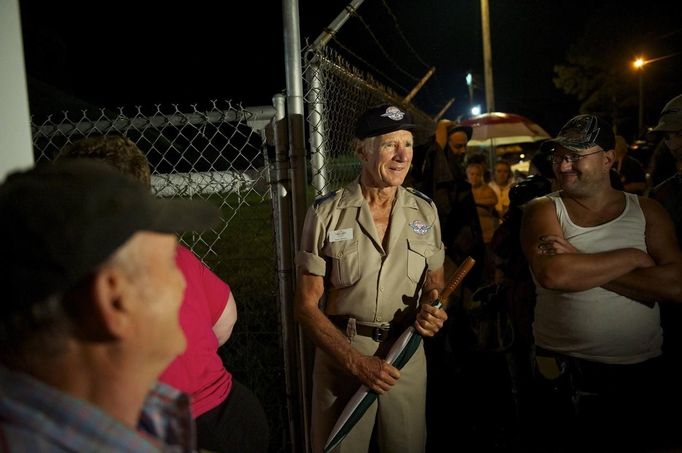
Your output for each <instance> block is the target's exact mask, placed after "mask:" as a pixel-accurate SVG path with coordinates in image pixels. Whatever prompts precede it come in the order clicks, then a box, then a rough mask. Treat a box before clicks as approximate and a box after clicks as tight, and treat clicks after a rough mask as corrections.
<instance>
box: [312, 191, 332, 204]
mask: <svg viewBox="0 0 682 453" xmlns="http://www.w3.org/2000/svg"><path fill="white" fill-rule="evenodd" d="M336 192H338V190H335V191H333V192H329V193H327V194H324V195H320V196H319V197H317V198H315V202H314V203H313V204H314V205H315V207H318V206H319V205H321V204H322V203H324V202H325V201H327V200H329V199H330V198H332V197H333V196H334V195H336Z"/></svg>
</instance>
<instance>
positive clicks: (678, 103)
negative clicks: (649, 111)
mask: <svg viewBox="0 0 682 453" xmlns="http://www.w3.org/2000/svg"><path fill="white" fill-rule="evenodd" d="M680 130H682V94H681V95H679V96H676V97H674V98H672V99H671V100H670V101H668V103H667V104H666V105H665V107H663V110H661V115H660V117H659V119H658V124H657V125H656V127H654V128H653V129H652V130H651V132H677V131H680Z"/></svg>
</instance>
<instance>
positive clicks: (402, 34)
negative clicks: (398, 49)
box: [381, 0, 431, 69]
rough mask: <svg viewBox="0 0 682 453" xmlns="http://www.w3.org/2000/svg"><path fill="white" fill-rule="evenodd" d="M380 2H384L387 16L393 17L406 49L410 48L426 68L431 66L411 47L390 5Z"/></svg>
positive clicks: (382, 0) (384, 0)
mask: <svg viewBox="0 0 682 453" xmlns="http://www.w3.org/2000/svg"><path fill="white" fill-rule="evenodd" d="M381 2H382V3H383V4H384V8H386V12H387V13H388V15H389V16H391V19H393V25H394V26H395V29H396V31H397V32H398V35H400V38H402V40H403V42H404V43H405V45H406V46H407V48H408V49H410V52H412V55H414V56H415V58H417V60H418V61H419V62H420V63H421V64H422V65H424V67H426V69H429V68H431V65H430V64H428V63H427V62H425V61H424V60H423V59H422V58H421V57H420V56H419V54H418V53H417V51H416V50H415V49H414V47H412V44H410V42H409V41H408V40H407V37H406V36H405V34H404V33H403V30H402V29H401V28H400V24H399V23H398V18H397V17H396V16H395V14H393V10H391V7H390V6H388V3H386V0H381Z"/></svg>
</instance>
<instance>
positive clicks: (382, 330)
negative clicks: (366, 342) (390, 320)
mask: <svg viewBox="0 0 682 453" xmlns="http://www.w3.org/2000/svg"><path fill="white" fill-rule="evenodd" d="M388 331H389V327H388V326H379V327H373V328H372V340H374V341H376V342H377V343H381V342H382V341H384V340H385V339H386V337H388Z"/></svg>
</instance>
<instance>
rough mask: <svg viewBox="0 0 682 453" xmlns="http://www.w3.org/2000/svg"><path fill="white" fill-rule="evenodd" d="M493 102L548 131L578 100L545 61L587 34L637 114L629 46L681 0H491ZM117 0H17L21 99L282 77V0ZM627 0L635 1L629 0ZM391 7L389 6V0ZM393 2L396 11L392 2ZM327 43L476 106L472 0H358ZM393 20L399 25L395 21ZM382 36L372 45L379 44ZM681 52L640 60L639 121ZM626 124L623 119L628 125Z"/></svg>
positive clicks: (46, 105) (254, 98)
mask: <svg viewBox="0 0 682 453" xmlns="http://www.w3.org/2000/svg"><path fill="white" fill-rule="evenodd" d="M489 3H490V28H491V36H492V53H493V78H494V93H495V106H496V110H498V111H506V112H513V113H518V114H522V115H525V116H527V117H529V118H531V119H533V120H535V121H537V122H538V123H539V124H540V125H541V126H543V127H544V128H545V129H546V130H547V131H548V132H549V133H550V134H555V133H556V132H557V130H558V129H559V128H560V126H561V125H562V124H563V123H564V122H565V121H566V120H567V119H568V118H569V117H570V116H572V115H574V114H576V113H578V110H579V107H580V102H579V100H578V99H577V98H576V97H575V96H569V95H566V94H564V93H563V92H562V91H561V90H559V89H557V88H556V87H555V86H554V84H553V82H552V78H553V77H554V75H555V74H554V70H553V68H554V66H555V65H557V64H562V63H565V62H566V56H567V52H568V51H569V49H570V48H571V46H572V45H573V46H574V45H577V44H579V43H580V41H581V40H583V41H585V36H586V35H590V36H591V38H590V39H591V41H590V39H588V40H587V42H588V45H587V46H585V45H584V42H583V46H584V47H583V48H585V47H587V49H588V51H589V50H590V46H591V44H589V43H592V42H594V47H595V48H598V47H603V46H609V47H610V48H611V49H612V52H611V55H612V56H613V61H612V62H611V63H610V65H611V66H612V68H613V70H615V71H616V72H620V73H621V75H622V82H624V83H627V84H629V85H631V87H632V96H631V98H630V99H627V101H626V105H627V108H628V110H627V112H626V113H627V114H629V115H630V116H631V117H632V118H633V122H634V121H636V118H637V106H638V97H637V93H638V91H637V74H636V73H635V71H634V70H633V69H632V67H631V66H630V63H631V61H632V59H634V57H635V56H636V55H638V54H639V53H640V52H644V53H645V55H647V57H649V58H653V57H657V56H662V55H668V54H673V53H675V52H679V51H681V50H682V45H681V41H682V40H681V38H682V33H680V29H681V28H682V20H681V18H682V6H679V5H680V3H679V2H656V1H653V2H651V1H650V2H647V3H643V2H642V3H637V4H634V6H626V4H625V3H623V2H620V1H610V0H607V1H587V0H572V1H568V0H553V1H543V0H519V1H511V0H490V2H489ZM347 4H349V2H347V1H345V0H344V1H339V0H327V1H324V2H319V1H314V0H301V1H300V2H299V13H300V25H301V42H302V45H305V42H306V38H309V39H310V40H311V41H312V40H314V39H315V38H316V37H317V36H318V35H319V34H320V33H321V32H322V30H323V29H324V28H325V27H327V26H328V25H329V24H330V23H331V21H332V20H333V19H334V18H335V17H336V16H337V14H339V13H340V12H341V11H342V10H343V8H344V7H345V6H346V5H347ZM169 5H171V4H170V3H161V2H140V1H135V2H134V1H132V0H119V1H117V2H115V3H100V2H83V1H74V2H48V1H44V0H36V1H29V0H21V2H20V8H21V15H22V27H23V33H24V46H25V57H26V62H27V73H28V76H29V97H30V102H31V112H32V114H33V115H34V116H35V117H41V116H43V115H45V114H47V113H53V112H60V111H62V110H65V109H69V108H71V109H73V108H74V107H76V108H78V107H83V106H87V105H95V106H99V107H119V106H133V105H152V104H169V103H178V104H190V103H204V102H206V101H208V100H213V99H231V100H234V101H237V102H241V103H242V104H243V105H244V106H249V105H269V104H270V103H271V99H272V96H273V95H274V94H275V93H278V92H283V91H284V90H285V88H286V83H285V72H284V71H285V70H284V51H283V46H284V44H283V25H282V5H281V2H277V1H270V2H260V1H259V2H256V1H249V2H239V5H238V11H237V10H236V9H237V7H236V6H235V3H234V2H220V3H219V2H207V1H201V0H200V1H194V2H191V3H185V4H182V5H175V6H169ZM627 5H632V4H631V3H627ZM387 6H388V8H387ZM389 10H390V12H391V13H393V15H394V17H395V20H394V18H393V16H391V14H390V13H389ZM357 14H358V16H359V17H351V18H350V19H349V20H348V22H347V23H346V24H345V25H344V26H343V27H342V28H341V31H340V32H339V34H338V36H337V37H336V40H333V41H332V43H331V45H332V46H333V47H334V48H335V49H339V52H340V53H341V54H342V55H343V56H344V57H346V58H347V59H349V60H350V61H351V63H353V64H354V65H356V66H357V67H359V68H361V69H366V70H367V71H368V72H370V73H373V74H375V76H376V74H377V70H378V71H379V72H380V73H381V74H383V75H385V76H386V77H382V76H377V78H378V79H379V80H380V81H382V82H384V83H385V84H386V85H388V86H389V87H391V88H392V89H394V90H395V91H396V92H398V93H399V94H406V93H407V92H409V91H410V90H411V89H412V87H413V86H414V85H416V80H418V79H419V78H421V77H422V76H423V75H424V74H425V73H426V72H427V70H428V68H429V67H430V66H434V67H436V73H435V75H434V76H433V77H432V79H431V80H430V81H429V82H428V83H427V84H426V86H425V87H424V89H423V90H422V91H421V92H420V93H419V95H418V96H417V97H416V98H415V99H414V101H413V102H414V103H415V104H416V105H417V106H418V107H420V108H421V109H422V110H424V111H425V112H427V113H429V114H431V115H435V114H436V113H438V112H439V111H440V110H441V108H442V107H443V106H445V104H446V103H447V101H448V100H449V99H450V98H452V97H454V98H455V103H454V104H453V106H452V107H451V108H450V109H449V110H448V111H447V112H446V113H445V117H446V118H450V119H455V118H457V117H458V116H460V115H467V111H468V105H469V100H468V91H467V87H466V85H465V82H464V77H465V74H466V73H467V72H468V71H472V72H473V74H474V77H475V80H476V81H477V82H478V85H479V87H478V88H477V89H475V90H474V102H475V103H476V104H480V105H481V106H482V107H483V109H485V99H484V86H483V83H484V80H483V52H482V39H481V19H480V3H479V1H478V0H419V1H398V0H366V1H365V2H364V3H363V4H362V5H361V6H360V7H359V8H358V12H357ZM396 22H397V24H398V25H397V26H396ZM380 46H381V48H383V51H382V50H381V48H380ZM681 69H682V55H677V56H673V57H670V58H668V59H666V60H663V61H659V62H656V63H653V64H651V65H650V66H647V67H646V68H645V70H646V72H645V81H644V87H645V96H644V99H645V102H644V105H645V122H646V123H647V124H652V123H655V121H656V118H657V115H658V113H659V112H660V109H661V107H662V106H663V104H664V103H665V102H666V101H667V100H668V99H670V98H671V97H673V96H674V95H676V94H679V93H680V92H682V86H681V84H680V81H679V80H680V77H679V75H680V74H681V73H682V72H681V71H680V70H681ZM633 133H634V131H633Z"/></svg>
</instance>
